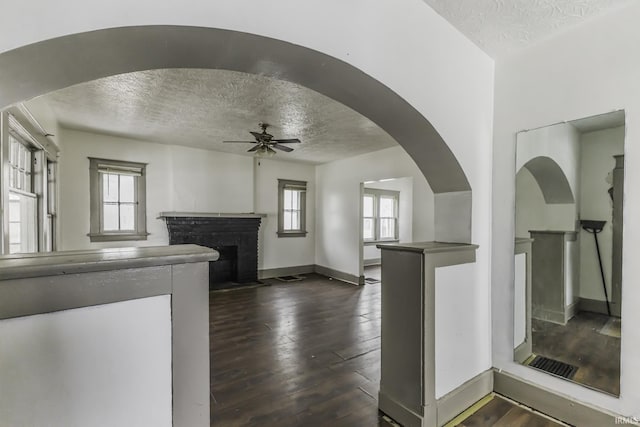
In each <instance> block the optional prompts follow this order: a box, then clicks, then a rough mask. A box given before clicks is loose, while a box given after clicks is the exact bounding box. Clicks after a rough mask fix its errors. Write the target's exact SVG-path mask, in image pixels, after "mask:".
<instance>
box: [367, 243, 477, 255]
mask: <svg viewBox="0 0 640 427" xmlns="http://www.w3.org/2000/svg"><path fill="white" fill-rule="evenodd" d="M376 247H377V248H379V249H389V250H395V251H407V252H422V253H425V254H429V253H440V252H456V251H468V250H474V251H475V250H476V249H478V247H479V246H478V245H474V244H469V243H449V242H415V243H389V244H379V245H376Z"/></svg>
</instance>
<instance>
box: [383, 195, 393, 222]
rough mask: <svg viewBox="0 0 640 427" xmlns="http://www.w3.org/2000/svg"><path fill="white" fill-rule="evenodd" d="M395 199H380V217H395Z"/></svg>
mask: <svg viewBox="0 0 640 427" xmlns="http://www.w3.org/2000/svg"><path fill="white" fill-rule="evenodd" d="M394 202H395V199H394V198H393V197H385V196H381V197H380V216H381V217H387V218H388V217H395V216H396V215H395V209H394V204H395V203H394Z"/></svg>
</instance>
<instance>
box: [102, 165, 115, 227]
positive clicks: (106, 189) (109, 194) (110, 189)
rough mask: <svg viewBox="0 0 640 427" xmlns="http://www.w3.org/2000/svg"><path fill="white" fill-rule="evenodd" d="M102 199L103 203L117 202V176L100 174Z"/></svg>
mask: <svg viewBox="0 0 640 427" xmlns="http://www.w3.org/2000/svg"><path fill="white" fill-rule="evenodd" d="M102 197H103V199H102V201H103V202H117V201H118V175H114V174H109V173H105V174H102ZM105 224H106V223H105ZM105 227H106V225H105Z"/></svg>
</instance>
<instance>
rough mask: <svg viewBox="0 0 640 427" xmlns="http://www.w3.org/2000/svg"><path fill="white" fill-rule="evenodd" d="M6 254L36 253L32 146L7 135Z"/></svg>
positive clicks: (10, 134) (36, 221) (35, 210)
mask: <svg viewBox="0 0 640 427" xmlns="http://www.w3.org/2000/svg"><path fill="white" fill-rule="evenodd" d="M8 141H9V253H27V252H37V250H38V228H37V227H38V214H37V207H38V198H37V195H36V194H35V191H34V185H33V163H34V156H33V150H34V149H33V147H31V146H30V145H28V144H27V143H26V142H25V141H24V140H23V139H22V138H20V137H19V136H18V135H17V134H14V133H13V132H11V133H9V138H8Z"/></svg>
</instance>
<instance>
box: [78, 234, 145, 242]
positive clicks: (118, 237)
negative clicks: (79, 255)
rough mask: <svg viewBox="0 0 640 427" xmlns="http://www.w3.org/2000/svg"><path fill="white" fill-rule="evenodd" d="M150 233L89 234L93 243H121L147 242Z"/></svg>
mask: <svg viewBox="0 0 640 427" xmlns="http://www.w3.org/2000/svg"><path fill="white" fill-rule="evenodd" d="M148 235H149V233H126V234H125V233H111V234H109V233H100V234H91V233H89V234H87V236H89V239H90V240H91V241H92V242H120V241H132V240H147V236H148Z"/></svg>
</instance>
